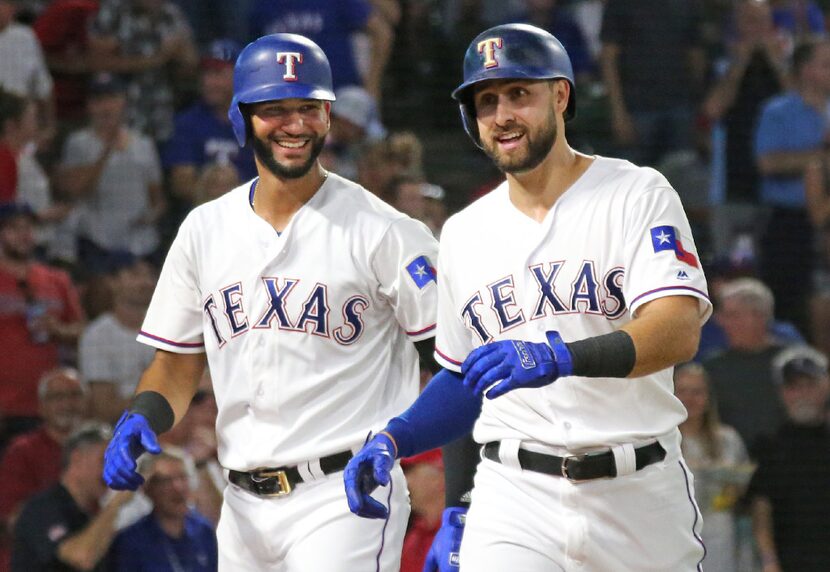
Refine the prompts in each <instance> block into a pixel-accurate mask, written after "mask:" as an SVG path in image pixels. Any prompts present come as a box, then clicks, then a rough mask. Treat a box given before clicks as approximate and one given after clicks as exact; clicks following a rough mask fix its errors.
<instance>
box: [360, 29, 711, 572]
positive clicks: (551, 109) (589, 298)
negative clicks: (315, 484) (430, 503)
mask: <svg viewBox="0 0 830 572" xmlns="http://www.w3.org/2000/svg"><path fill="white" fill-rule="evenodd" d="M453 97H455V98H456V99H457V100H458V101H459V104H460V107H461V112H462V119H463V122H464V126H465V128H466V130H467V132H468V134H469V135H470V137H471V138H472V139H473V141H474V142H475V143H476V144H477V145H478V146H479V147H481V148H482V149H483V150H484V151H485V152H486V153H487V155H488V156H489V157H490V158H491V159H492V160H493V162H494V163H495V164H496V166H497V167H498V168H499V169H500V170H501V171H502V172H504V173H505V175H506V179H507V180H506V181H505V182H504V183H503V184H501V185H500V186H499V187H498V188H496V189H495V190H494V191H492V192H491V193H489V194H488V195H486V196H484V197H482V198H481V199H479V200H478V201H476V202H474V203H473V204H472V205H470V206H469V207H467V208H466V209H464V210H462V211H461V212H460V213H458V214H456V215H455V216H453V217H451V218H450V220H449V221H448V222H447V223H446V225H445V227H444V229H443V231H442V239H441V251H440V256H439V262H438V286H439V288H438V290H439V294H438V298H439V302H438V331H437V334H436V359H437V360H438V362H439V363H440V364H441V365H443V366H444V368H446V369H445V370H444V371H449V372H455V373H453V374H443V373H439V374H438V375H436V377H435V378H434V381H433V382H432V383H431V384H430V385H428V386H427V388H426V389H425V390H424V392H423V393H422V394H421V396H420V397H419V398H418V400H417V401H416V402H415V403H414V404H413V405H412V406H411V407H410V408H409V409H408V410H407V411H406V412H404V413H403V414H402V415H400V416H399V417H396V418H393V419H392V420H391V421H390V422H389V423H388V425H387V427H386V429H385V430H384V431H383V432H381V433H380V434H378V435H376V436H374V437H373V438H372V439H371V440H370V441H369V443H367V445H366V446H365V447H364V448H363V449H362V450H361V451H360V452H359V453H358V454H357V455H356V456H355V457H354V458H353V459H352V461H350V462H349V465H348V466H347V468H346V471H345V474H344V476H345V485H346V490H347V495H348V497H349V499H350V502H351V505H352V509H353V511H354V512H356V513H358V514H361V512H362V509H363V506H364V504H368V505H372V503H373V502H374V501H373V500H372V499H371V498H369V497H367V496H366V495H367V493H368V492H370V491H372V490H373V487H374V486H376V485H377V484H378V483H380V484H383V483H384V482H385V481H386V480H387V476H386V470H387V468H388V467H391V466H392V459H394V458H395V457H396V456H408V455H411V454H413V453H416V452H418V451H421V450H424V449H427V448H430V447H434V446H436V445H438V444H441V443H443V442H444V441H445V440H446V435H454V434H457V433H458V432H459V431H461V432H463V430H464V429H466V428H468V427H470V426H472V424H473V422H474V421H475V419H476V417H477V416H478V409H479V407H481V414H480V417H479V418H478V421H477V423H476V424H475V430H474V438H475V440H476V442H478V443H479V445H480V447H481V455H482V457H483V459H482V461H481V462H480V464H479V465H478V470H477V472H476V475H475V485H474V488H473V491H472V498H471V507H470V509H469V512H467V513H466V515H465V511H464V509H463V508H459V507H448V508H447V510H446V512H445V518H444V521H443V525H442V529H441V530H440V531H439V533H438V535H437V537H436V542H435V543H434V544H433V550H432V554H431V556H430V562H429V564H428V568H427V569H428V570H436V569H437V570H441V571H445V570H453V569H457V567H458V565H459V563H460V569H461V571H462V572H490V571H492V572H501V571H504V570H521V571H522V572H546V571H552V570H560V571H569V572H570V571H576V570H580V571H586V572H588V571H590V572H610V571H613V572H667V571H669V570H671V571H672V572H690V571H692V570H699V569H700V562H701V560H702V559H703V556H704V548H703V545H702V543H701V541H700V536H699V532H700V527H701V519H700V512H699V510H698V508H697V506H696V504H695V502H694V496H693V488H692V477H691V473H690V472H689V470H688V468H687V467H686V465H685V463H684V461H683V459H682V457H681V454H680V446H679V445H680V433H679V431H678V429H677V426H678V424H680V423H681V422H682V421H683V420H684V419H685V415H686V412H685V410H684V408H683V406H682V404H681V403H680V401H679V400H678V399H677V398H676V397H675V396H674V395H673V387H672V367H673V366H674V365H675V364H676V363H680V362H682V361H686V360H688V359H690V358H691V357H692V356H693V355H694V354H695V351H696V349H697V343H698V340H699V336H700V327H701V325H702V323H703V322H704V321H705V320H706V319H707V318H708V316H709V315H710V313H711V304H710V302H709V299H708V295H707V291H706V281H705V278H704V275H703V272H702V269H701V267H700V263H699V261H698V258H697V254H696V251H695V246H694V242H693V240H692V236H691V231H690V229H689V223H688V221H687V219H686V216H685V214H684V212H683V208H682V206H681V203H680V200H679V198H678V196H677V193H676V192H675V191H674V190H673V189H672V188H671V186H670V185H669V183H668V181H667V180H666V179H665V178H664V177H663V176H662V175H660V174H659V173H658V172H656V171H654V170H653V169H648V168H640V167H636V166H634V165H632V164H631V163H629V162H627V161H622V160H617V159H610V158H605V157H598V156H588V155H584V154H582V153H579V152H577V151H575V150H574V149H573V148H571V147H570V146H569V145H568V143H567V140H566V139H565V121H566V120H567V119H570V118H571V117H572V116H573V114H574V111H575V107H576V98H575V94H574V79H573V71H572V68H571V63H570V60H569V59H568V55H567V53H566V52H565V50H564V48H563V47H562V45H561V44H560V43H559V42H558V41H557V40H556V38H554V37H553V36H552V35H550V34H549V33H547V32H545V31H543V30H541V29H539V28H535V27H533V26H528V25H523V24H509V25H504V26H498V27H496V28H493V29H490V30H487V31H486V32H484V33H482V34H480V35H479V36H478V37H477V38H476V39H475V40H474V41H473V42H472V44H471V45H470V47H469V49H468V50H467V53H466V57H465V60H464V82H463V83H462V84H461V86H459V88H458V89H457V90H456V91H455V92H454V93H453ZM482 229H489V230H487V231H486V232H485V231H482ZM459 373H460V374H463V384H462V383H459V382H458V379H457V376H458V374H459ZM453 376H455V377H453ZM482 396H484V397H485V399H483V404H481V402H480V401H478V400H480V399H481V397H482ZM447 462H448V464H452V462H453V459H447ZM370 516H371V515H370ZM465 516H466V519H465ZM462 534H463V539H462ZM459 540H460V552H459V550H458V544H459Z"/></svg>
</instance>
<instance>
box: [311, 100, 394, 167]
mask: <svg viewBox="0 0 830 572" xmlns="http://www.w3.org/2000/svg"><path fill="white" fill-rule="evenodd" d="M335 95H336V97H337V100H336V101H334V102H333V103H332V107H331V130H330V131H329V134H328V137H326V144H325V147H324V148H323V152H322V154H321V155H320V161H321V163H322V164H323V166H324V167H325V168H326V169H328V170H329V171H333V172H335V173H337V174H338V175H340V176H342V177H347V178H352V179H354V178H356V177H357V163H358V159H359V157H360V154H361V152H362V150H363V149H364V148H365V146H366V145H367V144H370V143H372V142H375V141H378V140H380V139H382V138H383V136H384V135H385V134H386V130H385V129H384V127H383V125H382V124H381V122H380V118H379V116H378V111H377V106H376V105H375V100H374V98H373V97H372V96H371V95H370V94H369V92H368V91H366V90H365V89H363V88H362V87H357V86H347V87H344V88H342V89H339V90H337V93H336V94H335Z"/></svg>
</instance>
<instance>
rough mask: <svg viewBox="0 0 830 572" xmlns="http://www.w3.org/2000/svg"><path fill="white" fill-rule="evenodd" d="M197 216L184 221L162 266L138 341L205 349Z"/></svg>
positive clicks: (188, 350) (190, 350)
mask: <svg viewBox="0 0 830 572" xmlns="http://www.w3.org/2000/svg"><path fill="white" fill-rule="evenodd" d="M193 223H194V219H193V218H192V216H191V217H188V218H187V219H185V221H184V222H183V223H182V226H181V228H180V229H179V233H178V234H177V235H176V239H175V240H174V241H173V244H172V245H171V246H170V251H169V252H168V253H167V259H166V260H165V261H164V266H163V267H162V269H161V274H160V275H159V280H158V283H157V284H156V290H155V292H153V299H152V301H151V302H150V307H149V308H148V309H147V316H146V317H145V318H144V324H143V325H142V326H141V331H140V332H139V334H138V338H137V339H138V341H139V342H142V343H144V344H147V345H149V346H153V347H155V348H158V349H161V350H167V351H170V352H175V353H200V352H204V351H205V343H204V335H203V333H204V329H203V326H204V324H203V321H202V305H203V304H202V300H201V289H200V288H199V280H198V272H197V267H196V255H195V252H196V251H195V248H194V247H195V240H196V238H197V237H196V236H195V232H194V228H193V227H194V226H195V225H194V224H193Z"/></svg>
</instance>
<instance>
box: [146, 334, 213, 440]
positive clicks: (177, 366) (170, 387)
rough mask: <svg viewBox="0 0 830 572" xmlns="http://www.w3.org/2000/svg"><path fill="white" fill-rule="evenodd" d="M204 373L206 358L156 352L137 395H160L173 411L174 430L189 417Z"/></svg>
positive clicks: (200, 355) (194, 355)
mask: <svg viewBox="0 0 830 572" xmlns="http://www.w3.org/2000/svg"><path fill="white" fill-rule="evenodd" d="M204 370H205V354H202V353H199V354H176V353H172V352H167V351H164V350H156V355H155V357H154V358H153V361H152V363H150V366H149V367H148V368H147V370H146V371H145V372H144V374H143V375H142V376H141V381H140V382H139V384H138V388H137V389H136V395H138V394H140V393H143V392H145V391H154V392H156V393H159V394H161V396H162V397H164V398H165V399H166V400H167V402H168V403H169V404H170V407H171V408H172V410H173V414H174V416H175V421H174V423H173V425H174V426H175V424H176V423H178V422H179V421H181V419H182V417H184V414H185V413H187V408H188V407H189V406H190V401H191V400H192V399H193V396H194V395H195V394H196V389H197V388H198V386H199V380H200V379H201V377H202V373H203V372H204Z"/></svg>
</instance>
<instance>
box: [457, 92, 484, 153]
mask: <svg viewBox="0 0 830 572" xmlns="http://www.w3.org/2000/svg"><path fill="white" fill-rule="evenodd" d="M465 99H466V98H465ZM458 110H459V111H460V112H461V122H462V123H463V124H464V131H466V132H467V135H469V136H470V139H472V140H473V143H475V144H476V146H477V147H478V148H479V149H483V148H484V147H482V145H481V136H480V134H479V132H478V122H477V121H476V113H475V107H473V103H472V102H470V101H464V100H463V99H462V101H460V102H459V103H458Z"/></svg>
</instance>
